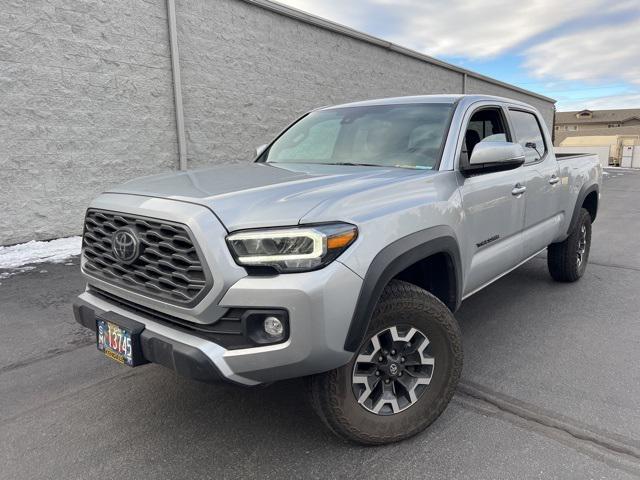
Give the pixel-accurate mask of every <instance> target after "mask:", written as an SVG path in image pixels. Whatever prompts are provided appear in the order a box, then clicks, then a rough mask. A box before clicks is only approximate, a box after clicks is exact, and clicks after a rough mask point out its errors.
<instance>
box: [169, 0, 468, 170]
mask: <svg viewBox="0 0 640 480" xmlns="http://www.w3.org/2000/svg"><path fill="white" fill-rule="evenodd" d="M176 9H177V11H178V33H179V35H178V40H179V45H180V63H181V70H182V78H183V83H184V86H183V97H184V108H185V123H186V129H187V137H188V141H187V152H188V159H189V165H190V166H194V167H201V166H204V165H208V164H210V163H211V161H214V162H226V161H246V160H248V159H250V158H251V156H252V154H253V151H254V147H256V146H258V145H261V144H263V143H266V142H267V141H269V140H270V139H272V137H273V136H274V135H275V134H277V133H278V132H279V131H280V130H281V129H282V128H284V127H285V126H286V125H288V124H289V123H290V122H291V121H292V120H293V119H295V118H296V117H297V116H299V115H301V114H302V113H304V112H306V111H308V110H310V109H312V108H314V107H319V106H322V105H328V104H336V103H343V102H349V101H355V100H364V99H368V98H377V97H389V96H400V95H412V94H421V93H461V92H462V75H460V74H459V73H457V72H453V71H451V70H447V69H445V68H441V67H438V66H435V65H430V64H427V63H425V62H421V61H419V60H416V59H412V58H409V57H407V56H404V55H400V54H398V53H395V52H392V51H389V50H384V49H382V48H380V47H378V46H375V45H371V44H369V43H365V42H363V41H361V40H356V39H353V38H349V37H346V36H344V35H341V34H338V33H335V32H331V31H328V30H326V29H323V28H320V27H317V26H314V25H310V24H307V23H303V22H300V21H296V20H292V19H291V18H288V17H285V16H282V15H279V14H277V13H274V12H271V11H268V10H265V9H263V8H260V7H257V6H255V5H251V4H249V3H245V2H242V1H237V0H216V1H215V2H211V1H207V0H195V1H194V0H180V1H179V2H178V3H177V5H176Z"/></svg>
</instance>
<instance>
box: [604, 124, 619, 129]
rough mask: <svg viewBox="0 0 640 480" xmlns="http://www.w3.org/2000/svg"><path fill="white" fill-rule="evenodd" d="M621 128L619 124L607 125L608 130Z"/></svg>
mask: <svg viewBox="0 0 640 480" xmlns="http://www.w3.org/2000/svg"><path fill="white" fill-rule="evenodd" d="M619 126H620V124H619V123H610V124H609V125H607V128H617V127H619Z"/></svg>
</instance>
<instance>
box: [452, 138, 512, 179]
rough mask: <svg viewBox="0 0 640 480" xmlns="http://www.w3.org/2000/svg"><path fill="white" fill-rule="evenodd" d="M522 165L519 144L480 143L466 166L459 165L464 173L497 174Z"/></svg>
mask: <svg viewBox="0 0 640 480" xmlns="http://www.w3.org/2000/svg"><path fill="white" fill-rule="evenodd" d="M523 163H524V149H523V148H522V145H520V144H519V143H511V142H480V143H478V144H476V146H475V147H474V148H473V152H472V153H471V158H470V159H469V162H468V164H467V165H460V170H461V171H462V172H464V173H468V174H474V173H482V172H497V171H500V170H511V169H514V168H518V167H519V166H520V165H522V164H523Z"/></svg>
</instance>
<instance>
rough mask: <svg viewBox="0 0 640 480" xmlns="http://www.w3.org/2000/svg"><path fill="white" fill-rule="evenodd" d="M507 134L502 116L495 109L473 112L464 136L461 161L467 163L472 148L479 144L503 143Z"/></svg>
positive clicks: (498, 110)
mask: <svg viewBox="0 0 640 480" xmlns="http://www.w3.org/2000/svg"><path fill="white" fill-rule="evenodd" d="M506 140H507V134H506V130H505V127H504V122H503V121H502V114H501V113H500V109H497V108H483V109H482V110H478V111H477V112H475V113H474V114H473V115H472V116H471V119H470V120H469V125H467V130H466V132H465V135H464V144H463V146H462V153H461V159H462V161H468V159H469V158H470V157H471V153H472V152H473V149H474V147H475V146H476V145H477V144H478V143H480V142H505V141H506Z"/></svg>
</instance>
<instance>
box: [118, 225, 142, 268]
mask: <svg viewBox="0 0 640 480" xmlns="http://www.w3.org/2000/svg"><path fill="white" fill-rule="evenodd" d="M111 245H112V250H113V254H114V255H115V256H116V258H117V259H118V260H120V261H121V262H123V263H131V262H133V261H134V260H135V259H136V258H138V252H139V250H140V242H139V240H138V237H136V234H135V233H134V232H133V231H132V230H129V229H120V230H117V231H116V232H115V233H114V234H113V236H112V237H111Z"/></svg>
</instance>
